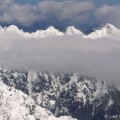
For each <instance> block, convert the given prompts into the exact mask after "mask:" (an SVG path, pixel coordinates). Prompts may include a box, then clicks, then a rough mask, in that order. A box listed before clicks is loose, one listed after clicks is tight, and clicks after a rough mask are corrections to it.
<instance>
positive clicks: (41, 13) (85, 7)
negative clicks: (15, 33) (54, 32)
mask: <svg viewBox="0 0 120 120" xmlns="http://www.w3.org/2000/svg"><path fill="white" fill-rule="evenodd" d="M93 8H94V4H93V3H92V2H80V1H76V2H74V1H63V2H56V1H42V2H40V3H39V4H37V5H31V4H24V5H19V4H17V3H15V2H14V1H13V0H12V1H10V0H5V1H3V0H0V22H5V23H16V22H17V23H19V24H21V25H31V24H34V23H35V22H41V21H47V20H48V19H49V20H50V21H57V20H60V21H71V22H72V21H74V22H75V21H81V22H82V21H85V20H86V19H87V14H88V13H89V11H90V10H92V9H93Z"/></svg>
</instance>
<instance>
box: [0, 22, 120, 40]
mask: <svg viewBox="0 0 120 120" xmlns="http://www.w3.org/2000/svg"><path fill="white" fill-rule="evenodd" d="M0 31H1V32H14V33H17V34H20V35H22V36H24V37H37V38H44V37H50V36H63V35H80V36H82V37H84V38H87V39H97V38H99V37H104V36H107V35H111V34H119V33H120V29H119V28H116V27H115V26H114V25H112V24H110V23H107V24H106V25H104V26H102V27H100V28H97V29H96V30H94V32H92V33H90V34H88V35H86V34H84V33H82V32H81V31H80V30H78V29H76V28H75V27H74V26H69V27H67V28H66V30H65V32H61V31H59V30H57V29H56V28H54V27H53V26H50V27H48V28H47V29H46V30H37V31H36V32H31V33H28V32H24V31H23V30H20V29H19V28H18V27H17V26H15V25H10V26H8V27H4V28H2V27H0Z"/></svg>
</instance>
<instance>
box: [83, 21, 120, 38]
mask: <svg viewBox="0 0 120 120" xmlns="http://www.w3.org/2000/svg"><path fill="white" fill-rule="evenodd" d="M117 33H118V34H120V29H118V28H116V27H115V26H113V25H112V24H110V23H108V24H106V25H104V26H103V27H101V28H99V29H98V30H95V31H94V32H92V33H90V34H89V35H87V36H85V38H92V39H96V38H99V37H103V36H107V35H110V34H117Z"/></svg>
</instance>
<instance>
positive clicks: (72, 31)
mask: <svg viewBox="0 0 120 120" xmlns="http://www.w3.org/2000/svg"><path fill="white" fill-rule="evenodd" d="M65 34H67V35H74V34H80V35H83V33H82V32H81V31H80V30H78V29H76V28H75V27H74V26H69V27H67V28H66V31H65Z"/></svg>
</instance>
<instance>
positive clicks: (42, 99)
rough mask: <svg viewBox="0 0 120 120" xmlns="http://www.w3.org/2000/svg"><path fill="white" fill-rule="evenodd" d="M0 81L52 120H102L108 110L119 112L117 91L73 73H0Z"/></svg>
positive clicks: (5, 71) (12, 71)
mask: <svg viewBox="0 0 120 120" xmlns="http://www.w3.org/2000/svg"><path fill="white" fill-rule="evenodd" d="M0 79H1V80H2V81H3V83H4V84H6V85H8V86H11V87H14V88H15V89H18V90H21V91H23V92H24V93H25V94H27V95H28V96H29V97H30V98H32V99H33V100H34V101H35V103H36V105H38V106H42V107H44V108H47V109H48V110H50V111H51V112H52V113H53V114H54V115H55V116H62V115H67V116H68V115H69V116H72V117H75V118H77V119H78V120H89V119H90V118H91V120H99V119H100V117H102V120H104V119H105V118H104V115H105V114H107V113H109V112H111V109H112V110H114V112H116V111H115V110H117V112H118V113H119V112H120V111H119V107H120V106H119V101H120V93H119V91H118V90H117V89H116V88H114V87H112V86H111V85H108V84H107V83H106V82H104V81H101V82H100V81H98V80H97V79H95V78H91V77H87V76H83V75H80V74H75V73H50V72H32V71H29V72H20V71H14V70H4V69H1V70H0ZM116 99H117V100H116ZM111 101H113V102H112V103H113V104H110V103H111ZM115 101H117V102H115ZM111 106H112V107H113V106H117V107H115V108H114V107H113V108H112V107H111ZM101 113H102V115H101ZM86 114H87V116H86Z"/></svg>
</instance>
